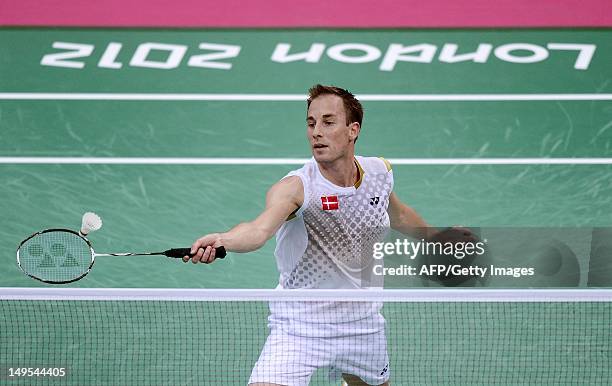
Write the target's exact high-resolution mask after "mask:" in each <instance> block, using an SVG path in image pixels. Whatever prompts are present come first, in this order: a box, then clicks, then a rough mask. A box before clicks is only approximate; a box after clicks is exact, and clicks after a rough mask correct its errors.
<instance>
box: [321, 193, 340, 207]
mask: <svg viewBox="0 0 612 386" xmlns="http://www.w3.org/2000/svg"><path fill="white" fill-rule="evenodd" d="M321 204H322V206H323V207H322V209H323V210H338V196H321Z"/></svg>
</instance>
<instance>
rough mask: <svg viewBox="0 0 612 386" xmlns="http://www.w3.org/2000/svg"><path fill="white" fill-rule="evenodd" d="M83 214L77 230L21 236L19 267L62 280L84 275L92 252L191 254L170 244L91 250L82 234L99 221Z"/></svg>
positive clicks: (217, 254)
mask: <svg viewBox="0 0 612 386" xmlns="http://www.w3.org/2000/svg"><path fill="white" fill-rule="evenodd" d="M87 215H88V214H86V216H87ZM85 218H86V217H85V216H84V217H83V226H82V228H81V232H75V231H72V230H69V229H47V230H44V231H40V232H36V233H34V234H33V235H31V236H30V237H28V238H27V239H25V240H23V241H22V242H21V244H19V247H18V248H17V264H18V265H19V268H21V270H22V271H23V272H24V273H25V274H26V275H28V276H30V277H32V278H34V279H36V280H40V281H42V282H45V283H51V284H65V283H71V282H73V281H77V280H79V279H81V278H83V277H84V276H85V275H87V274H88V273H89V271H90V270H91V267H92V266H93V263H94V261H95V258H96V256H153V255H162V256H167V257H172V258H177V259H178V258H182V257H183V256H186V255H191V253H190V252H191V248H174V249H168V250H167V251H163V252H144V253H95V252H94V250H93V248H92V246H91V243H90V242H89V240H87V239H86V238H85V235H87V233H88V232H90V231H92V230H97V229H99V228H100V226H101V225H102V222H101V221H100V220H99V217H97V216H96V218H97V222H99V224H97V222H95V220H96V219H95V218H94V223H93V225H94V226H93V227H92V226H90V225H91V224H86V221H85ZM90 218H91V217H90ZM225 255H226V251H225V248H223V247H218V248H216V252H215V258H217V259H222V258H224V257H225Z"/></svg>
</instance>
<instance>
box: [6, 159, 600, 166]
mask: <svg viewBox="0 0 612 386" xmlns="http://www.w3.org/2000/svg"><path fill="white" fill-rule="evenodd" d="M308 160H309V158H172V157H165V158H163V157H0V164H76V165H82V164H102V165H302V164H304V163H305V162H307V161H308ZM388 160H389V162H391V164H392V165H611V164H612V158H389V159H388Z"/></svg>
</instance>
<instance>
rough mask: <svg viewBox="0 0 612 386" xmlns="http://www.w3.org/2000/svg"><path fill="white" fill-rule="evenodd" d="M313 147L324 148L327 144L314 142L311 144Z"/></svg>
mask: <svg viewBox="0 0 612 386" xmlns="http://www.w3.org/2000/svg"><path fill="white" fill-rule="evenodd" d="M312 147H313V149H323V148H326V147H327V145H323V144H321V143H315V144H314V145H312Z"/></svg>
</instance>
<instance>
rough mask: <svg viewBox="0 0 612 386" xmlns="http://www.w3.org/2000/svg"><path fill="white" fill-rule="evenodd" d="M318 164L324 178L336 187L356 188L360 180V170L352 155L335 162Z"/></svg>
mask: <svg viewBox="0 0 612 386" xmlns="http://www.w3.org/2000/svg"><path fill="white" fill-rule="evenodd" d="M318 164H319V170H320V171H321V174H323V177H325V178H326V179H327V180H329V181H330V182H332V183H333V184H335V185H338V186H343V187H349V186H354V185H355V184H356V183H357V181H358V180H359V169H358V168H357V165H356V164H355V157H354V156H353V155H352V154H351V155H350V156H347V157H343V158H340V159H337V160H335V161H333V162H325V163H323V162H318Z"/></svg>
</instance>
